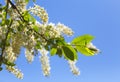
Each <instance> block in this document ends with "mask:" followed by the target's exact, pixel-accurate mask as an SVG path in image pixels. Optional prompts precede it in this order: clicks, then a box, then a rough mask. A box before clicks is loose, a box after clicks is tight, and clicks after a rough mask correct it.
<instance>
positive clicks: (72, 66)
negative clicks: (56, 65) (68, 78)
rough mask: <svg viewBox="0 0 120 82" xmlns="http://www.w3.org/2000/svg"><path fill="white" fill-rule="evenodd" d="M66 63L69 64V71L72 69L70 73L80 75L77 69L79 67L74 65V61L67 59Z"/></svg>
mask: <svg viewBox="0 0 120 82" xmlns="http://www.w3.org/2000/svg"><path fill="white" fill-rule="evenodd" d="M68 64H69V66H70V69H71V71H72V73H73V74H74V75H80V71H79V69H78V68H77V67H76V65H75V64H76V61H71V60H68Z"/></svg>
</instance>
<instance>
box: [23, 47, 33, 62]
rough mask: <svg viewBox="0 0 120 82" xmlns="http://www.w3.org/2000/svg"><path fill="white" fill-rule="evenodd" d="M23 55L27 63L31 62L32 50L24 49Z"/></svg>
mask: <svg viewBox="0 0 120 82" xmlns="http://www.w3.org/2000/svg"><path fill="white" fill-rule="evenodd" d="M25 57H26V59H27V61H28V62H29V63H31V62H32V61H33V60H34V54H33V50H31V51H30V50H28V49H26V51H25Z"/></svg>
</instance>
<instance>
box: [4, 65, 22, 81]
mask: <svg viewBox="0 0 120 82" xmlns="http://www.w3.org/2000/svg"><path fill="white" fill-rule="evenodd" d="M6 69H7V70H8V71H9V72H11V73H13V74H14V75H15V76H16V77H17V78H19V79H23V73H21V71H20V70H19V69H17V68H15V67H13V66H6Z"/></svg>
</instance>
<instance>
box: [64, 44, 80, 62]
mask: <svg viewBox="0 0 120 82" xmlns="http://www.w3.org/2000/svg"><path fill="white" fill-rule="evenodd" d="M62 49H63V52H64V56H65V58H66V59H69V60H72V61H74V60H77V59H78V57H77V53H76V51H75V49H74V48H72V47H71V46H63V47H62Z"/></svg>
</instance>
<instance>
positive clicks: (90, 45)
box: [87, 43, 100, 54]
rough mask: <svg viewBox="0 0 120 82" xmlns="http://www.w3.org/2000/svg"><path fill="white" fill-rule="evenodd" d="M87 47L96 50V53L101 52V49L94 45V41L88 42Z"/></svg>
mask: <svg viewBox="0 0 120 82" xmlns="http://www.w3.org/2000/svg"><path fill="white" fill-rule="evenodd" d="M87 48H88V49H90V50H92V51H93V52H94V54H98V53H100V50H99V49H97V48H96V46H94V45H93V44H92V43H89V44H87Z"/></svg>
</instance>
